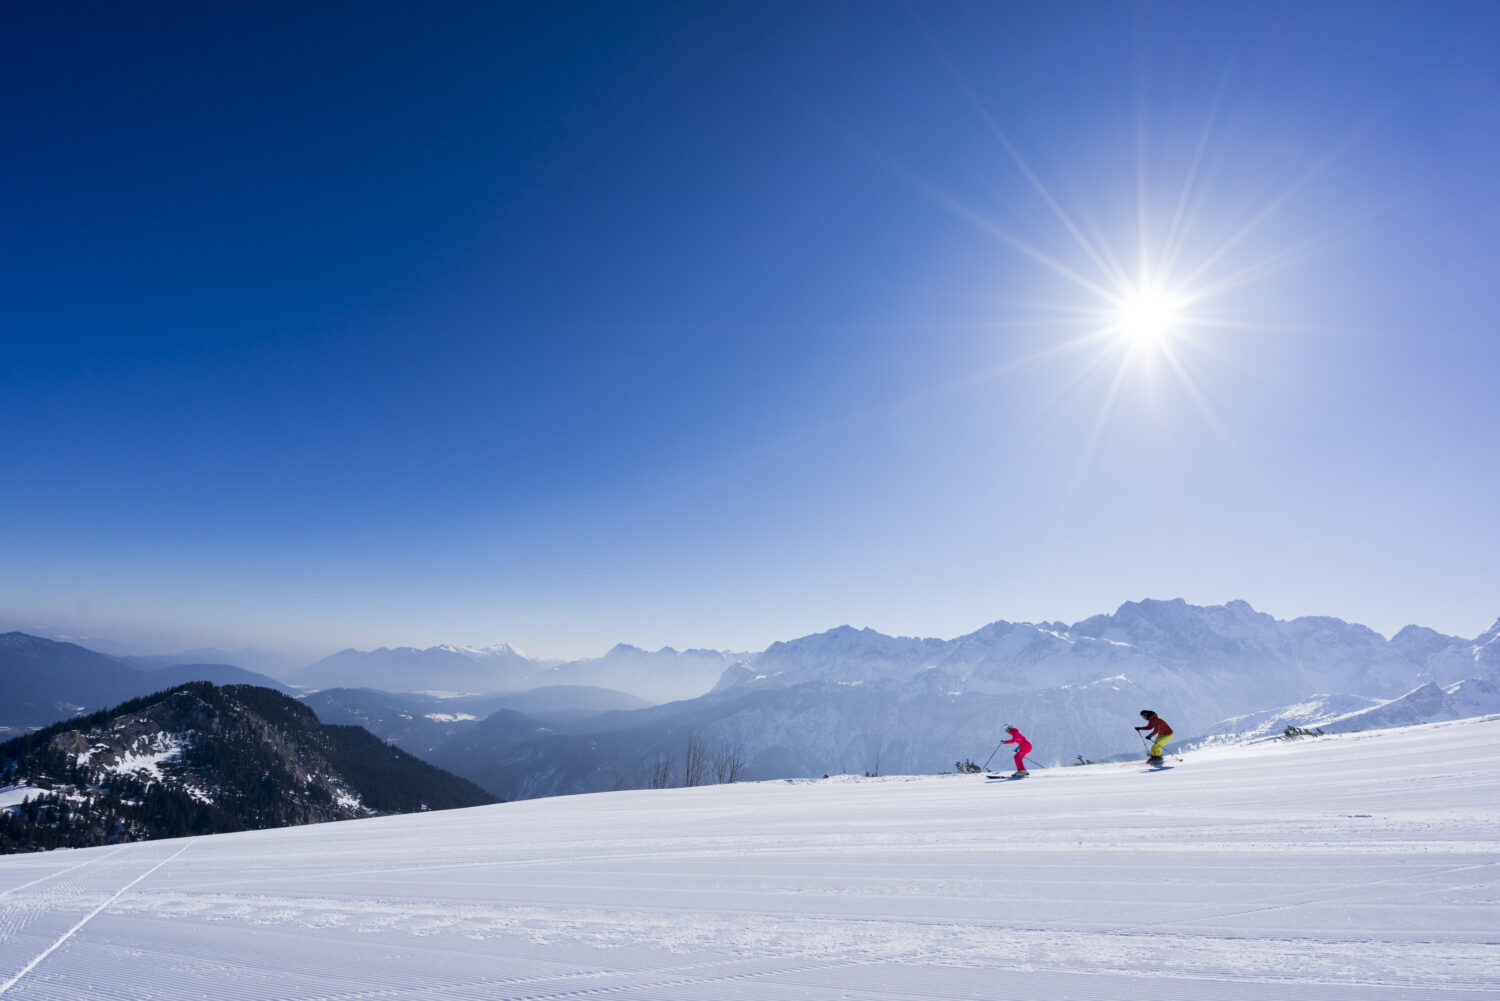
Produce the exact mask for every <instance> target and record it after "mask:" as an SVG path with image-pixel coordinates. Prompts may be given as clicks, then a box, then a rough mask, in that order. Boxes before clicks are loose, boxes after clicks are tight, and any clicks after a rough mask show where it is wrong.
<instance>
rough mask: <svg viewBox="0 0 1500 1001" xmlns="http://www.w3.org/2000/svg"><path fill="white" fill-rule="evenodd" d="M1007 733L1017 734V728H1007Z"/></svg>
mask: <svg viewBox="0 0 1500 1001" xmlns="http://www.w3.org/2000/svg"><path fill="white" fill-rule="evenodd" d="M1005 732H1006V733H1015V732H1016V728H1015V727H1013V726H1008V727H1006V728H1005Z"/></svg>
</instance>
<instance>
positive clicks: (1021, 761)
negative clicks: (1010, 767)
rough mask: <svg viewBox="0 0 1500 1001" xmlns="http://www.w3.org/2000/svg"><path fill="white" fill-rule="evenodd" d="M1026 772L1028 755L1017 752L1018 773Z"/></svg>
mask: <svg viewBox="0 0 1500 1001" xmlns="http://www.w3.org/2000/svg"><path fill="white" fill-rule="evenodd" d="M1025 770H1026V755H1024V754H1022V753H1021V752H1020V751H1017V752H1016V771H1018V772H1024V771H1025Z"/></svg>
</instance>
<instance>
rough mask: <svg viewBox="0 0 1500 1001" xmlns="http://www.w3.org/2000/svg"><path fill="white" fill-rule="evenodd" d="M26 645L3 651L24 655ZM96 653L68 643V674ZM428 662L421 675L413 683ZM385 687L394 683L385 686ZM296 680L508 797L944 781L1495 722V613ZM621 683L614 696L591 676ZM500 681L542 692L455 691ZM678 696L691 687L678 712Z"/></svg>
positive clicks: (1242, 608) (1161, 624) (364, 671)
mask: <svg viewBox="0 0 1500 1001" xmlns="http://www.w3.org/2000/svg"><path fill="white" fill-rule="evenodd" d="M17 636H19V634H10V636H8V637H0V640H9V641H10V642H11V645H12V646H14V645H16V644H22V645H24V644H23V641H22V640H18V639H15V637H17ZM26 639H27V640H30V641H32V642H46V641H34V640H32V639H31V638H26ZM5 651H6V645H5V643H4V642H0V682H4V683H5V684H9V683H10V681H9V680H8V679H9V675H8V674H6V673H5V672H7V671H10V668H9V667H7V665H8V664H12V663H13V662H14V661H15V658H14V657H11V658H10V660H7V659H6V655H5ZM87 653H88V651H82V650H81V648H76V647H74V648H71V649H67V650H63V651H62V654H64V655H65V656H62V658H61V661H60V663H62V664H63V666H65V667H66V666H67V665H68V664H71V663H72V662H73V661H74V660H77V659H78V658H80V657H82V655H84V654H87ZM538 665H540V666H538ZM116 666H117V667H118V665H116ZM315 669H316V670H315ZM419 670H427V671H428V673H427V674H424V675H420V680H418V681H415V682H414V681H413V678H414V675H413V674H412V673H411V672H412V671H419ZM11 673H12V674H13V673H14V672H11ZM62 673H63V674H66V673H67V672H66V671H63V672H62ZM372 678H374V679H385V680H386V682H387V683H389V684H392V685H397V684H399V685H400V688H401V690H396V691H381V690H373V691H372V690H371V688H378V686H374V685H372V684H371V679H372ZM298 680H299V682H301V683H310V682H317V683H319V684H318V685H317V687H318V688H319V690H318V691H313V692H307V691H304V692H303V694H302V698H303V699H304V700H305V701H306V704H307V705H309V706H311V707H313V708H315V710H316V711H317V712H318V713H319V714H320V715H321V716H324V717H325V718H327V719H330V720H335V721H338V722H344V723H353V724H357V725H360V726H364V727H367V728H368V729H369V730H370V731H371V732H373V733H374V734H376V735H377V736H379V737H380V738H382V739H383V740H386V741H388V742H391V743H394V744H396V745H398V746H400V747H402V748H405V749H407V750H409V751H411V752H412V753H414V754H417V755H420V756H422V757H423V758H425V759H426V760H429V761H431V762H433V763H435V764H438V765H440V766H441V767H444V768H447V769H449V770H451V771H453V772H455V773H456V774H459V775H463V776H464V777H466V778H469V779H471V780H472V781H474V782H475V783H477V784H479V785H480V786H482V787H483V788H485V789H487V790H488V791H489V792H491V793H492V794H494V795H497V796H501V797H504V798H507V799H511V798H523V797H528V796H542V795H552V794H557V793H570V792H584V791H596V790H600V789H610V788H618V787H622V786H634V785H646V784H650V783H653V782H656V781H660V780H661V778H662V774H663V770H664V769H665V770H666V771H668V772H670V771H671V770H672V768H673V767H676V770H677V772H678V779H679V781H680V780H681V779H682V778H683V775H682V773H683V772H684V771H685V770H686V769H684V768H683V767H682V763H683V760H684V755H685V754H686V753H687V750H688V748H689V747H693V746H696V747H698V748H700V749H701V750H703V751H704V752H705V753H708V754H710V755H712V754H724V755H729V756H731V757H734V758H736V759H738V760H739V761H740V762H741V763H742V765H743V767H742V768H740V769H739V770H738V771H739V774H740V775H741V776H742V777H748V778H773V777H795V776H816V775H821V774H825V773H834V772H849V771H853V772H872V773H878V772H882V771H884V772H931V771H938V770H943V769H948V768H951V767H953V765H954V763H955V762H956V761H962V760H965V759H972V760H973V761H976V762H981V763H985V762H986V761H987V759H989V758H990V757H991V756H992V755H998V756H999V757H1000V760H1004V756H1003V752H999V751H997V749H996V747H995V745H996V743H997V742H998V741H999V740H1000V735H1001V728H1002V727H1003V726H1004V725H1005V724H1007V723H1010V724H1014V725H1016V726H1018V727H1019V728H1020V729H1021V730H1022V731H1023V732H1024V733H1026V734H1027V735H1028V736H1029V737H1030V738H1031V740H1032V742H1033V743H1034V744H1035V747H1036V750H1035V751H1034V753H1033V758H1032V760H1033V762H1034V763H1035V764H1066V763H1070V762H1073V761H1075V760H1078V759H1084V760H1102V759H1108V758H1116V757H1123V756H1128V755H1133V754H1139V753H1140V752H1141V745H1140V743H1139V739H1138V735H1137V734H1136V732H1135V731H1134V729H1133V727H1134V726H1136V725H1137V724H1138V723H1139V719H1138V718H1137V711H1138V710H1140V709H1142V708H1151V709H1154V710H1156V711H1157V712H1159V713H1161V714H1162V716H1163V717H1165V718H1166V719H1167V720H1168V721H1169V722H1170V723H1171V724H1172V726H1173V727H1174V729H1175V731H1176V735H1177V736H1176V738H1175V740H1176V743H1177V746H1179V747H1184V746H1190V745H1192V744H1193V743H1195V742H1196V743H1201V742H1213V741H1223V740H1243V739H1259V738H1263V737H1266V736H1268V735H1271V734H1274V733H1276V732H1280V731H1281V730H1283V729H1284V728H1285V727H1287V726H1303V725H1310V726H1317V725H1327V726H1333V727H1342V728H1369V727H1373V726H1377V725H1381V723H1380V721H1382V720H1387V721H1400V722H1402V723H1406V722H1423V721H1430V720H1434V719H1440V718H1457V716H1456V715H1455V714H1460V715H1461V714H1470V715H1472V714H1474V713H1485V712H1491V711H1500V706H1497V705H1496V703H1495V700H1494V699H1493V693H1494V692H1495V690H1496V689H1495V686H1496V685H1497V684H1500V621H1497V623H1496V624H1495V625H1494V626H1492V627H1491V628H1490V629H1489V630H1488V631H1487V632H1486V633H1484V634H1482V635H1481V636H1479V637H1477V638H1474V639H1465V638H1461V637H1456V636H1448V635H1444V634H1441V633H1438V632H1435V631H1433V630H1431V629H1426V628H1423V627H1420V626H1408V627H1406V628H1405V629H1402V630H1401V631H1400V632H1398V633H1397V634H1396V635H1395V636H1393V637H1391V638H1390V639H1386V638H1385V637H1383V636H1381V635H1380V634H1379V633H1376V632H1375V631H1373V630H1371V629H1368V628H1366V627H1364V626H1361V625H1358V624H1352V623H1348V622H1345V621H1343V620H1341V619H1337V618H1331V617H1324V616H1309V617H1303V618H1296V619H1290V620H1281V619H1276V618H1275V617H1273V616H1270V615H1267V614H1264V613H1262V612H1257V611H1256V610H1255V609H1254V608H1252V607H1251V606H1250V605H1249V604H1248V603H1246V602H1244V601H1231V602H1228V603H1226V604H1224V605H1213V606H1199V605H1191V604H1188V603H1187V602H1185V601H1183V600H1181V599H1174V600H1170V601H1160V600H1145V601H1138V602H1127V603H1125V604H1124V605H1121V606H1120V607H1119V608H1118V609H1117V610H1116V611H1115V612H1113V613H1111V614H1107V615H1096V616H1092V617H1090V618H1087V619H1083V620H1081V621H1079V622H1075V623H1071V624H1069V623H1062V622H1041V623H1024V622H1023V623H1014V622H1006V621H998V622H994V623H991V624H989V625H986V626H984V627H982V628H981V629H978V630H975V631H974V632H972V633H969V634H967V635H964V636H960V637H957V638H955V639H950V640H943V639H933V638H918V637H901V636H888V635H885V634H882V633H879V632H876V631H875V630H871V629H855V628H852V627H849V626H840V627H838V628H835V629H830V630H828V631H826V632H822V633H818V634H814V635H810V636H803V637H800V638H797V639H793V640H788V641H785V642H779V643H774V644H772V645H771V646H770V647H768V648H767V649H766V650H764V651H762V652H761V653H758V654H735V653H725V652H720V651H712V650H688V651H683V652H679V651H676V650H673V649H671V648H664V649H662V650H658V651H655V652H654V653H653V652H649V651H644V650H640V649H638V648H635V647H631V646H627V645H621V646H617V647H615V648H614V649H612V650H611V651H609V653H607V654H606V655H605V656H603V657H600V658H593V659H588V660H581V661H572V662H566V663H562V664H557V663H552V664H542V663H541V662H538V661H533V660H530V659H529V658H527V657H526V656H525V655H524V654H522V653H520V652H519V651H517V650H515V649H514V648H511V647H508V646H503V647H495V648H486V649H485V650H483V651H481V650H472V649H468V648H460V647H434V648H429V649H428V650H425V651H424V650H415V649H413V648H399V649H396V650H389V649H382V650H377V651H371V652H368V653H361V652H359V651H353V650H350V651H344V652H342V653H341V654H337V655H335V656H334V657H332V658H327V659H326V660H325V661H321V662H319V664H315V665H312V666H311V667H309V668H307V669H306V671H305V672H299V678H298ZM621 680H624V681H626V682H628V685H627V684H619V685H618V689H619V690H611V689H609V688H608V687H600V685H599V684H597V683H596V682H609V681H613V682H617V683H618V682H619V681H621ZM334 681H343V682H344V683H343V684H341V685H338V686H333V685H331V684H329V683H330V682H334ZM544 682H547V683H548V684H545V685H543V683H544ZM564 682H567V683H564ZM502 683H503V684H509V685H514V686H518V687H521V686H539V685H540V686H542V687H536V688H532V689H530V690H529V691H528V692H522V691H516V692H512V693H509V694H501V693H494V694H488V695H467V696H454V695H453V694H452V693H453V692H455V691H478V690H482V689H483V688H486V687H489V686H493V685H497V684H502ZM325 686H326V687H325ZM308 687H314V686H313V685H311V684H309V685H308ZM411 689H418V691H417V692H416V693H413V692H412V691H411ZM422 690H426V691H425V693H424V692H423V691H422ZM627 692H628V693H630V694H626V693H627ZM674 692H688V693H694V694H689V695H682V696H681V697H677V698H667V697H668V696H670V695H672V694H673V693H674ZM643 693H649V696H647V695H644V694H643ZM4 694H6V693H5V691H4V690H3V688H0V695H4ZM651 696H654V698H651ZM33 701H36V700H33ZM647 701H655V702H657V704H654V705H647V704H643V703H645V702H647ZM5 704H6V703H5V702H4V701H3V700H0V705H5ZM54 711H56V710H55V709H54ZM6 722H7V721H6V720H3V719H0V724H4V723H6Z"/></svg>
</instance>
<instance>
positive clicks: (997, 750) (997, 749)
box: [984, 740, 1005, 768]
mask: <svg viewBox="0 0 1500 1001" xmlns="http://www.w3.org/2000/svg"><path fill="white" fill-rule="evenodd" d="M1004 746H1005V741H1003V740H1002V741H1001V742H1000V743H998V744H996V745H995V749H994V750H993V751H991V752H990V756H989V757H988V758H985V759H984V767H985V768H988V767H990V762H991V761H994V760H995V755H997V754H999V753H1000V748H1002V747H1004Z"/></svg>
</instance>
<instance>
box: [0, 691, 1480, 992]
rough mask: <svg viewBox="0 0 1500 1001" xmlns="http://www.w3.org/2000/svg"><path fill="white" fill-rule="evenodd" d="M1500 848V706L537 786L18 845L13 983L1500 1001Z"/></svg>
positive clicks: (7, 947) (2, 968) (10, 953)
mask: <svg viewBox="0 0 1500 1001" xmlns="http://www.w3.org/2000/svg"><path fill="white" fill-rule="evenodd" d="M1126 725H1128V721H1127V724H1126ZM1038 743H1039V750H1041V752H1042V753H1043V754H1045V753H1046V751H1047V748H1046V746H1045V737H1044V735H1043V739H1042V740H1041V741H1039V742H1038ZM1169 760H1170V759H1169ZM1497 842H1500V717H1490V718H1486V719H1482V720H1473V721H1462V722H1458V723H1443V724H1434V725H1431V726H1424V727H1416V728H1410V729H1405V730H1392V731H1384V732H1376V733H1366V734H1354V735H1348V736H1340V737H1324V738H1319V739H1311V740H1306V741H1301V742H1297V743H1291V744H1287V743H1274V744H1262V745H1257V746H1254V747H1241V748H1220V749H1213V750H1207V751H1201V752H1198V753H1195V754H1191V755H1188V756H1186V758H1185V760H1184V761H1183V763H1181V764H1180V765H1177V767H1174V768H1172V769H1171V770H1168V771H1162V772H1156V773H1147V772H1144V771H1142V770H1140V769H1139V768H1138V767H1137V766H1134V765H1130V766H1121V765H1117V764H1116V765H1096V766H1090V767H1082V768H1054V769H1048V770H1046V771H1043V772H1038V773H1037V774H1035V775H1034V776H1033V777H1032V778H1029V779H1026V780H1024V781H1020V782H986V780H985V779H984V778H983V777H982V776H967V775H966V776H958V775H948V776H915V777H905V776H893V777H889V778H880V779H830V780H826V781H816V782H811V781H810V782H765V783H755V784H741V785H735V786H718V787H706V788H698V789H679V790H667V791H654V792H648V791H639V792H620V793H605V794H598V795H590V796H575V797H566V798H557V799H546V800H533V801H528V802H521V803H513V804H504V805H500V806H492V807H480V808H476V809H471V810H463V811H452V812H447V813H437V814H425V815H416V816H406V817H391V818H381V819H375V820H362V821H352V822H346V823H340V824H325V825H320V826H316V827H301V828H292V829H287V830H279V831H262V832H256V833H251V834H238V835H221V836H217V837H208V838H199V839H196V840H187V839H184V840H178V841H162V842H153V843H146V844H134V845H128V846H124V847H117V848H103V849H90V850H87V851H73V852H53V853H50V854H47V855H33V856H12V857H9V858H5V859H0V994H3V997H4V999H5V1001H20V999H39V998H56V999H64V998H65V999H70V1001H76V999H81V998H100V999H110V998H153V999H177V998H214V999H224V1001H230V999H240V998H247V999H248V998H254V999H271V998H286V999H292V998H296V999H324V1001H332V999H356V998H358V999H381V998H434V999H458V998H474V999H479V998H482V999H507V1001H515V999H523V998H524V999H544V998H545V999H573V998H577V999H617V998H618V999H625V998H629V999H651V1001H677V999H680V1001H719V999H744V1001H751V999H767V998H773V999H780V998H786V999H799V1001H832V999H856V1001H870V999H882V998H883V999H902V1001H910V999H959V998H962V999H980V998H986V999H987V998H994V999H1010V998H1036V999H1046V1001H1066V999H1089V1001H1094V999H1115V998H1123V997H1127V996H1148V997H1166V998H1180V999H1189V998H1191V999H1261V998H1264V999H1273V998H1274V999H1278V1001H1285V999H1288V998H1318V999H1333V1001H1338V999H1394V998H1444V999H1459V998H1463V999H1471V998H1479V997H1500V852H1497V847H1500V846H1497Z"/></svg>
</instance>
